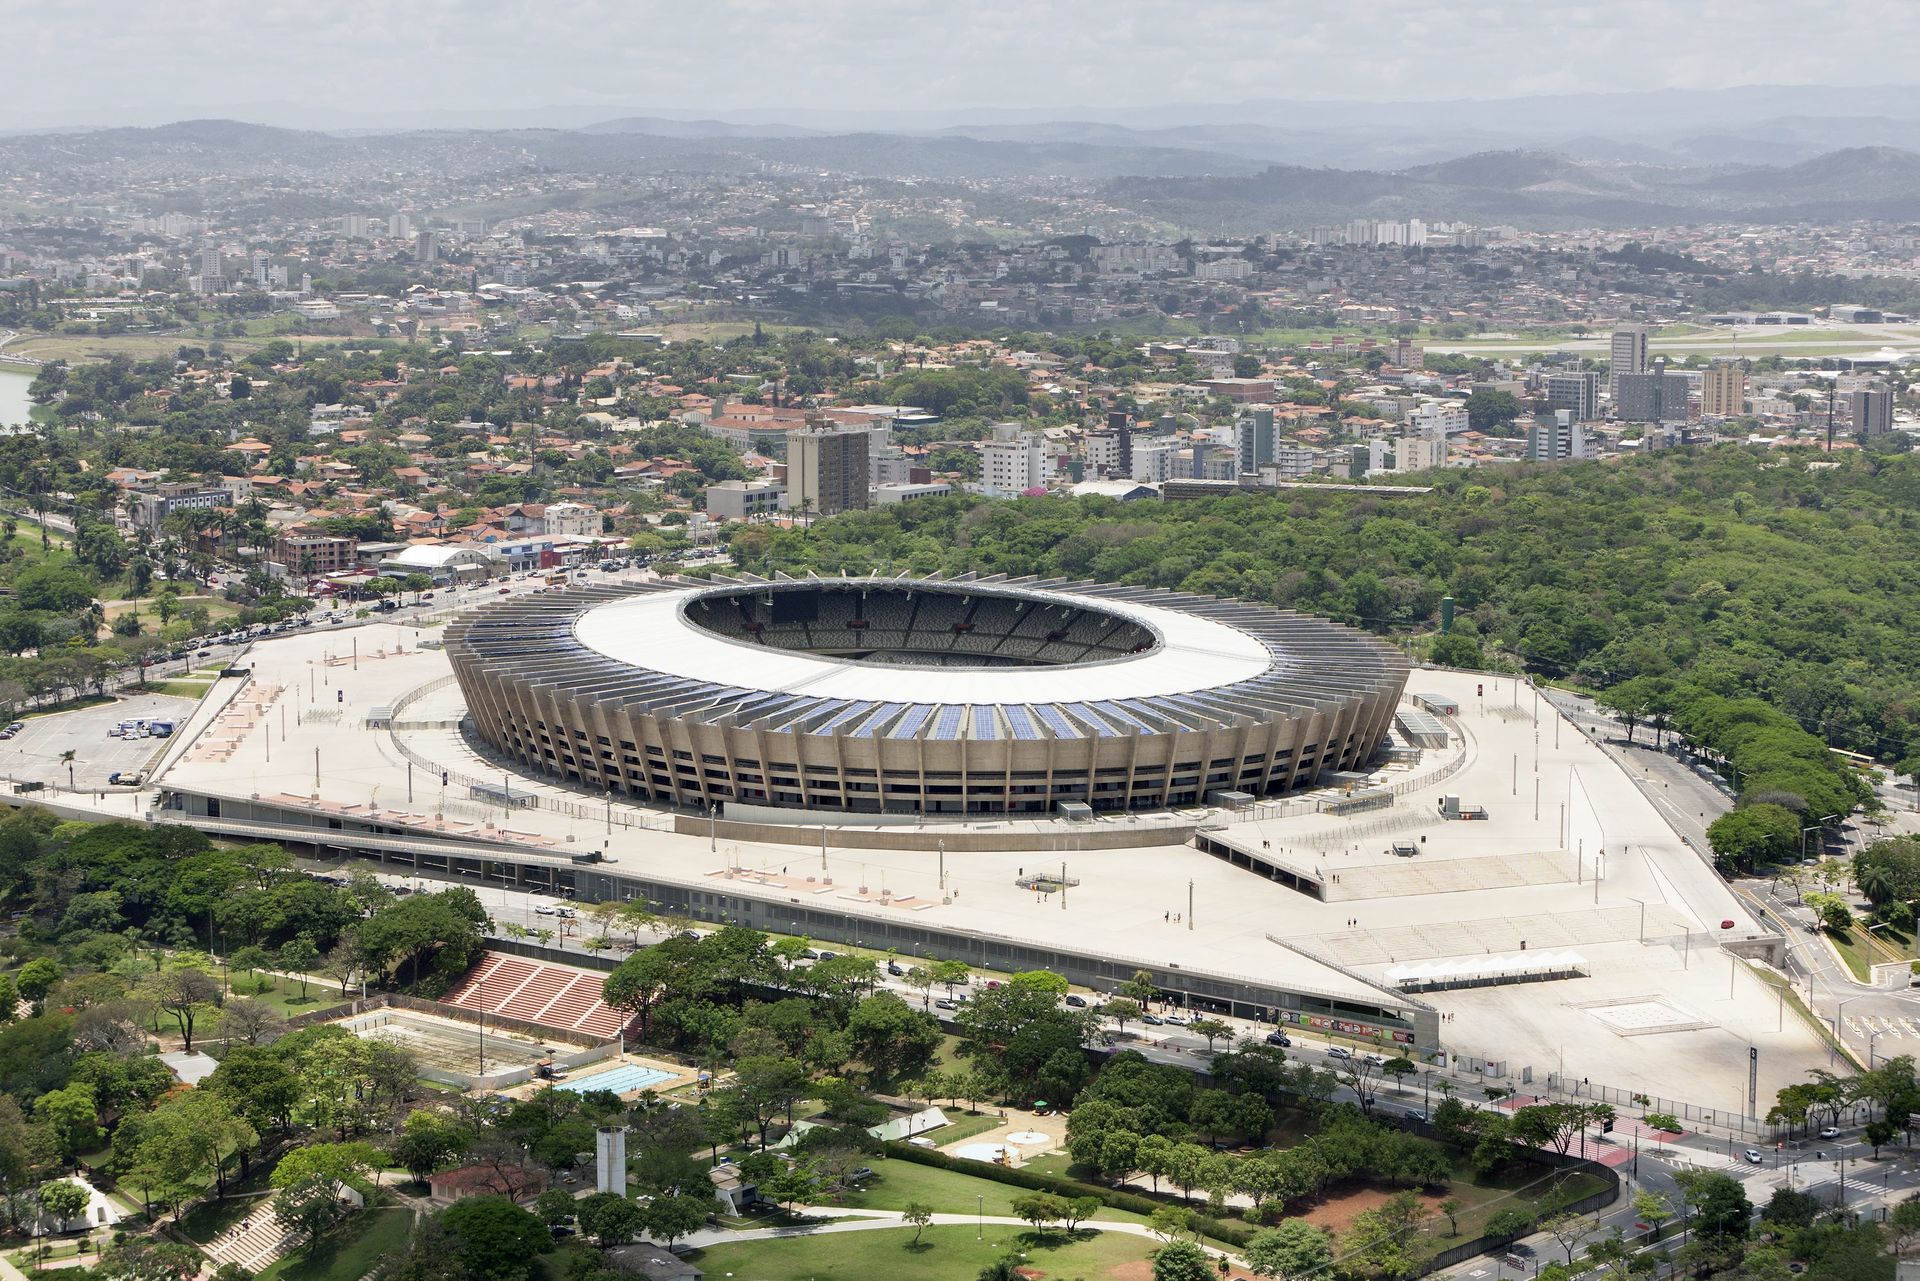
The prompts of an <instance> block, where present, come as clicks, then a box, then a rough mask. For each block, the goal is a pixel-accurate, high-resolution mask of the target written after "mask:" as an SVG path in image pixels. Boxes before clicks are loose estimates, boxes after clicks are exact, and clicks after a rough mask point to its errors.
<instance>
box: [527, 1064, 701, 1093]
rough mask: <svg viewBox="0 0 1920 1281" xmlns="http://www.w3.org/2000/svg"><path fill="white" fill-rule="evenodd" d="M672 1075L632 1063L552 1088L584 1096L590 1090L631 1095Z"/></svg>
mask: <svg viewBox="0 0 1920 1281" xmlns="http://www.w3.org/2000/svg"><path fill="white" fill-rule="evenodd" d="M674 1075H675V1074H674V1073H672V1072H660V1071H656V1070H655V1069H653V1068H644V1067H640V1066H638V1065H637V1064H633V1063H623V1064H621V1065H620V1066H619V1067H617V1068H612V1069H609V1070H608V1071H605V1072H595V1073H594V1074H593V1075H592V1076H583V1077H581V1078H580V1079H579V1080H576V1081H562V1082H560V1084H559V1085H557V1086H555V1087H554V1088H555V1089H559V1090H572V1091H574V1092H575V1093H576V1094H585V1093H587V1092H588V1091H590V1090H612V1091H613V1092H614V1093H615V1094H631V1093H632V1092H633V1091H635V1090H644V1089H647V1088H649V1087H651V1086H655V1085H658V1084H660V1082H662V1081H671V1080H673V1078H674Z"/></svg>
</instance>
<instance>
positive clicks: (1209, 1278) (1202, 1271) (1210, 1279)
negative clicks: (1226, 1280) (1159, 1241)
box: [1153, 1241, 1217, 1281]
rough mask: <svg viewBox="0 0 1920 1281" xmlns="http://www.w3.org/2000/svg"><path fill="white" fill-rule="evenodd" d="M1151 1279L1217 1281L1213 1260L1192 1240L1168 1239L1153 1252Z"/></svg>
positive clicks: (1156, 1280)
mask: <svg viewBox="0 0 1920 1281" xmlns="http://www.w3.org/2000/svg"><path fill="white" fill-rule="evenodd" d="M1153 1281H1217V1277H1216V1276H1215V1274H1214V1270H1213V1261H1212V1260H1211V1259H1209V1258H1208V1257H1207V1252H1206V1251H1205V1250H1203V1249H1201V1248H1200V1247H1199V1246H1198V1245H1196V1244H1195V1243H1194V1242H1192V1241H1169V1242H1167V1243H1166V1244H1165V1245H1163V1246H1161V1247H1160V1248H1159V1249H1158V1250H1155V1251H1154V1252H1153Z"/></svg>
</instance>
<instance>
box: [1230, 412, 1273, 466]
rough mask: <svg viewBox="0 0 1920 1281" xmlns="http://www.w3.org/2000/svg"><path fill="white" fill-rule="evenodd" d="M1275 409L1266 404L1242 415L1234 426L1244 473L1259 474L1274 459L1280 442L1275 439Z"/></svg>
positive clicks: (1234, 439)
mask: <svg viewBox="0 0 1920 1281" xmlns="http://www.w3.org/2000/svg"><path fill="white" fill-rule="evenodd" d="M1274 436H1275V433H1274V430H1273V410H1272V409H1270V408H1268V407H1267V406H1265V405H1262V406H1261V407H1260V408H1258V409H1255V410H1253V411H1251V412H1249V413H1247V414H1244V415H1242V417H1241V419H1240V421H1239V423H1237V424H1236V425H1235V426H1234V438H1233V443H1234V448H1235V452H1236V453H1238V455H1239V459H1238V463H1239V467H1240V471H1241V474H1243V475H1257V474H1258V473H1259V471H1260V469H1261V468H1262V467H1264V466H1266V465H1267V464H1268V463H1270V462H1272V461H1273V460H1274V454H1275V451H1276V448H1277V445H1278V442H1277V441H1276V440H1275V439H1274Z"/></svg>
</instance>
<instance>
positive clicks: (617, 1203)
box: [576, 1192, 646, 1246]
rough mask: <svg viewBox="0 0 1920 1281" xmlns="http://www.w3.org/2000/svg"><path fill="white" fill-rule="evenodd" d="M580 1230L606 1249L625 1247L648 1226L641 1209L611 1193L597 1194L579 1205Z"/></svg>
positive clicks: (582, 1200)
mask: <svg viewBox="0 0 1920 1281" xmlns="http://www.w3.org/2000/svg"><path fill="white" fill-rule="evenodd" d="M576 1213H577V1215H578V1217H579V1220H580V1230H581V1231H582V1232H586V1233H588V1234H590V1235H591V1236H592V1237H594V1239H595V1240H597V1241H599V1242H600V1244H601V1245H602V1246H610V1245H625V1244H626V1243H627V1242H629V1241H631V1240H633V1238H634V1236H635V1235H636V1234H638V1233H639V1231H640V1230H641V1229H642V1228H643V1227H645V1226H646V1222H645V1216H644V1215H643V1214H642V1213H641V1210H640V1207H639V1206H637V1205H635V1204H634V1203H633V1202H632V1201H629V1200H628V1199H627V1198H626V1197H623V1196H616V1195H615V1194H614V1193H611V1192H595V1193H594V1194H593V1195H591V1196H588V1197H584V1198H582V1199H581V1200H580V1202H579V1203H578V1206H577V1209H576Z"/></svg>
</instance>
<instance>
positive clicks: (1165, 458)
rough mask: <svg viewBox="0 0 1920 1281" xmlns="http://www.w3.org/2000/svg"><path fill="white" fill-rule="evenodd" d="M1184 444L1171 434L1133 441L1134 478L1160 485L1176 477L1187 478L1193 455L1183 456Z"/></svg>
mask: <svg viewBox="0 0 1920 1281" xmlns="http://www.w3.org/2000/svg"><path fill="white" fill-rule="evenodd" d="M1181 454H1182V446H1181V444H1180V442H1179V441H1178V440H1175V439H1174V438H1173V437H1171V436H1167V437H1161V438H1158V439H1154V438H1148V439H1146V440H1136V441H1134V442H1133V478H1134V479H1135V480H1139V481H1145V482H1146V483H1147V484H1149V485H1159V484H1162V483H1164V482H1166V481H1168V480H1171V479H1173V478H1175V477H1179V478H1180V479H1183V480H1184V479H1187V477H1186V474H1185V473H1186V472H1187V471H1191V470H1192V462H1191V456H1190V455H1189V456H1188V457H1187V458H1182V456H1181ZM1183 464H1184V465H1183Z"/></svg>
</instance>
